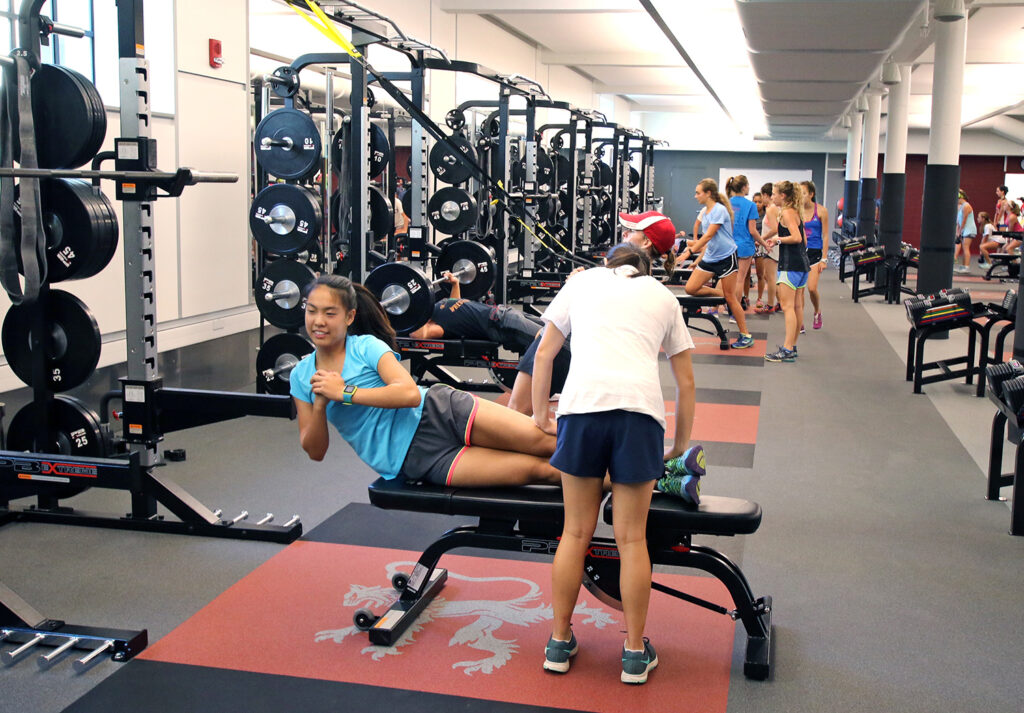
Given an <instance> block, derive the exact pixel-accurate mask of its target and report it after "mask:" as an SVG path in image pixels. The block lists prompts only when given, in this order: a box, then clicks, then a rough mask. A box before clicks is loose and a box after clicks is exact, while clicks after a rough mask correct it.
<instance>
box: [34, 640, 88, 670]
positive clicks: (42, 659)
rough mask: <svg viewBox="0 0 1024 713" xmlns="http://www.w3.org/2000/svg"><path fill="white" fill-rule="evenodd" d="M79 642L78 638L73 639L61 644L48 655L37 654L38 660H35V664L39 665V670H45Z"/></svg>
mask: <svg viewBox="0 0 1024 713" xmlns="http://www.w3.org/2000/svg"><path fill="white" fill-rule="evenodd" d="M79 641H80V639H79V638H78V637H73V638H70V639H68V640H67V641H65V642H64V643H63V644H61V645H60V646H58V647H57V648H55V649H54V650H53V651H51V652H50V653H48V654H39V658H38V659H36V663H38V664H39V668H46V667H47V666H49V665H50V664H51V663H53V662H54V661H55V660H57V659H58V658H59V657H60V655H61V654H63V653H64V652H65V651H67V650H68V649H70V648H71V647H73V646H74V645H75V644H77V643H78V642H79Z"/></svg>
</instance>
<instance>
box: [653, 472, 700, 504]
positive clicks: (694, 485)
mask: <svg viewBox="0 0 1024 713" xmlns="http://www.w3.org/2000/svg"><path fill="white" fill-rule="evenodd" d="M654 487H655V488H656V489H657V490H658V492H661V493H665V494H666V495H674V496H675V497H677V498H682V499H683V500H685V501H686V502H688V503H691V504H693V505H700V476H697V475H683V476H678V475H666V476H665V477H663V478H660V479H659V480H658V482H657V483H655V484H654Z"/></svg>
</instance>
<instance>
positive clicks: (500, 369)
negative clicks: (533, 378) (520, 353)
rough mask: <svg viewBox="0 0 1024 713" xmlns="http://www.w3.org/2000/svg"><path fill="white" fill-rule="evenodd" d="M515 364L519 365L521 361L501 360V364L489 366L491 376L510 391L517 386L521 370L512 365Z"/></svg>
mask: <svg viewBox="0 0 1024 713" xmlns="http://www.w3.org/2000/svg"><path fill="white" fill-rule="evenodd" d="M513 364H515V365H516V366H518V364H519V362H501V363H500V364H491V365H490V366H489V367H487V368H488V370H489V371H490V372H491V377H493V379H494V380H495V381H496V382H497V383H498V384H500V385H501V386H503V387H504V388H505V389H507V390H509V391H511V390H512V387H513V386H515V383H516V377H517V376H518V375H519V370H518V369H517V368H516V366H512V365H513Z"/></svg>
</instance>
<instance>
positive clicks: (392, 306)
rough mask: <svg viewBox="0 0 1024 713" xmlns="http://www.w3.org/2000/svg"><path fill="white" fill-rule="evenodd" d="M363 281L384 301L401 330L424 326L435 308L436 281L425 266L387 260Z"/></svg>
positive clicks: (391, 320) (394, 325) (384, 305)
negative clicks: (428, 276) (427, 274)
mask: <svg viewBox="0 0 1024 713" xmlns="http://www.w3.org/2000/svg"><path fill="white" fill-rule="evenodd" d="M364 284H365V285H366V288H367V289H368V290H370V292H372V293H373V294H375V295H376V296H377V299H378V300H380V301H381V306H382V307H383V308H384V313H385V314H387V316H388V320H389V321H390V322H391V326H392V327H394V328H395V331H396V332H397V333H398V334H408V333H409V332H412V331H415V330H416V329H418V328H420V327H422V326H423V325H424V324H426V322H427V320H428V319H430V315H431V314H433V312H434V289H433V285H432V284H431V282H430V280H429V279H427V276H426V275H425V274H423V271H422V270H420V269H419V268H417V267H415V266H413V265H411V264H409V263H407V262H386V263H384V264H383V265H380V266H379V267H376V268H374V270H373V271H372V272H371V273H370V274H369V275H367V276H366V281H365V283H364Z"/></svg>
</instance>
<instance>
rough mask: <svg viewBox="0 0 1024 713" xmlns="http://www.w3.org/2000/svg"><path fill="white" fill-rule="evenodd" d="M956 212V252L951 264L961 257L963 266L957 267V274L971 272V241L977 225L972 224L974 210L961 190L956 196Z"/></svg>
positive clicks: (974, 235)
mask: <svg viewBox="0 0 1024 713" xmlns="http://www.w3.org/2000/svg"><path fill="white" fill-rule="evenodd" d="M957 205H958V206H959V208H958V209H957V211H956V250H955V251H954V252H953V263H954V264H956V262H957V261H958V260H959V259H960V256H961V254H962V255H963V264H962V265H957V267H956V268H955V269H956V271H957V272H970V271H971V241H972V240H973V239H974V238H975V237H977V235H978V225H977V223H975V222H974V208H972V207H971V204H970V203H969V202H968V201H967V194H966V193H964V191H963V189H962V188H961V189H960V192H959V193H958V194H957Z"/></svg>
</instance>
